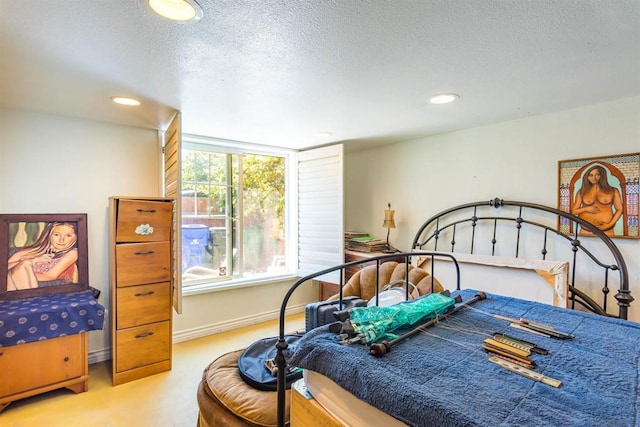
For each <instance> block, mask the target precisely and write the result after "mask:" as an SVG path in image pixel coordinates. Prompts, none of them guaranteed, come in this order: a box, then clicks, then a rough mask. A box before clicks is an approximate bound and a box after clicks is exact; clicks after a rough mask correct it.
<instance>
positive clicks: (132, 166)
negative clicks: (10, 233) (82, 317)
mask: <svg viewBox="0 0 640 427" xmlns="http://www.w3.org/2000/svg"><path fill="white" fill-rule="evenodd" d="M0 118H1V120H2V121H1V123H2V126H1V127H0V141H1V142H0V147H1V148H0V151H1V152H2V157H0V194H1V195H2V202H1V205H0V208H1V212H2V213H86V214H87V225H88V237H87V240H88V249H89V281H90V285H91V286H93V287H94V288H97V289H100V290H101V291H102V295H101V296H100V299H99V302H100V303H101V304H102V305H104V306H106V307H107V308H108V307H109V300H110V298H109V256H108V254H109V252H108V236H109V234H108V207H109V200H108V199H109V196H114V195H118V196H143V195H150V196H158V195H159V194H160V193H159V191H160V185H159V184H160V181H159V179H158V176H159V173H160V172H159V161H158V159H159V144H158V134H157V131H155V130H151V129H141V128H134V127H126V126H116V125H112V124H108V123H102V122H94V121H88V120H80V119H74V118H68V117H62V116H55V115H47V114H36V113H26V112H17V111H11V110H2V109H0ZM108 329H109V328H108V326H107V327H106V328H105V329H104V330H102V331H95V332H91V333H90V334H89V349H90V352H91V351H96V350H104V349H107V348H109V346H110V343H109V335H108Z"/></svg>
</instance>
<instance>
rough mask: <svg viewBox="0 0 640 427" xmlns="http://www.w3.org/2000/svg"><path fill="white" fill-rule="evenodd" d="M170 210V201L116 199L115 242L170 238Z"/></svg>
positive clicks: (171, 204) (155, 240)
mask: <svg viewBox="0 0 640 427" xmlns="http://www.w3.org/2000/svg"><path fill="white" fill-rule="evenodd" d="M172 211H173V203H171V202H159V201H145V200H120V201H118V217H117V219H116V243H121V242H158V241H162V240H170V239H171V227H172V225H173V224H172Z"/></svg>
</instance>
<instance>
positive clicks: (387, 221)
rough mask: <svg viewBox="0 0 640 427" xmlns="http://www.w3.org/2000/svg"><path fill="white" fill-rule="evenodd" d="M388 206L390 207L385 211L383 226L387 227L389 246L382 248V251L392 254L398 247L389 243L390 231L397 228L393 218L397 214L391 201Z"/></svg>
mask: <svg viewBox="0 0 640 427" xmlns="http://www.w3.org/2000/svg"><path fill="white" fill-rule="evenodd" d="M387 206H388V209H386V210H385V211H384V222H383V223H382V226H383V227H385V228H386V229H387V246H386V248H385V249H383V250H382V252H384V253H386V254H392V253H394V252H397V251H396V249H394V248H392V247H391V245H389V232H390V231H391V229H392V228H396V223H395V222H394V220H393V216H394V215H395V213H396V211H392V210H391V203H389V204H388V205H387Z"/></svg>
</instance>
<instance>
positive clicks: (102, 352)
mask: <svg viewBox="0 0 640 427" xmlns="http://www.w3.org/2000/svg"><path fill="white" fill-rule="evenodd" d="M160 174H161V171H160V148H159V143H158V134H157V131H156V130H152V129H142V128H136V127H129V126H118V125H113V124H109V123H103V122H96V121H88V120H81V119H75V118H69V117H63V116H56V115H49V114H37V113H29V112H19V111H13V110H6V109H0V213H71V212H73V213H87V223H88V248H89V280H90V284H91V286H93V287H95V288H97V289H100V290H101V291H102V295H101V296H100V299H99V302H100V303H101V304H102V305H104V306H106V307H107V308H108V307H109V305H110V291H109V256H108V254H109V250H108V206H109V200H108V199H109V197H110V196H159V195H161V181H160ZM291 284H292V281H283V282H276V283H272V284H264V285H261V286H259V287H253V288H242V289H237V290H228V291H222V292H215V293H209V294H200V295H190V296H187V297H185V298H184V300H183V314H181V315H175V317H174V328H173V329H174V336H177V337H178V339H190V338H194V337H197V336H202V335H206V334H209V333H214V332H219V331H222V330H227V329H229V328H230V327H233V326H246V325H247V324H254V323H256V322H257V321H259V320H261V319H267V318H274V317H277V315H278V314H279V312H278V310H279V308H280V302H281V301H282V298H283V297H284V294H285V292H286V291H287V289H288V288H289V286H290V285H291ZM317 292H318V291H317V288H315V289H314V288H313V287H311V286H309V289H305V290H302V289H301V290H300V291H299V292H296V293H295V294H294V298H293V299H292V302H291V304H290V307H291V306H293V307H295V306H296V305H297V306H298V308H300V305H304V303H305V302H307V301H311V300H312V299H313V298H314V296H317V295H318V294H317ZM107 323H108V322H107ZM109 347H110V341H109V327H108V325H107V326H106V327H105V329H104V330H102V331H94V332H91V333H90V334H89V353H90V361H97V360H104V359H106V358H108V357H110V355H109V352H108V350H109ZM92 355H93V358H92Z"/></svg>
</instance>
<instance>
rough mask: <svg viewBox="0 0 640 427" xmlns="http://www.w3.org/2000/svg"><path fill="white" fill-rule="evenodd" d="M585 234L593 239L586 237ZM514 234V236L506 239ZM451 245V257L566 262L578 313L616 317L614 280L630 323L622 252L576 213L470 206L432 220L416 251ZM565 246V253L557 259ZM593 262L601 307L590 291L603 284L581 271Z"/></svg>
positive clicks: (621, 313) (524, 205) (501, 203)
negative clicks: (613, 311) (612, 311)
mask: <svg viewBox="0 0 640 427" xmlns="http://www.w3.org/2000/svg"><path fill="white" fill-rule="evenodd" d="M483 224H484V225H483ZM481 225H482V226H484V227H488V230H489V232H488V233H485V235H484V236H481V235H480V234H479V232H478V231H479V229H480V226H481ZM509 229H510V230H509ZM536 230H537V231H538V232H539V233H538V235H537V237H534V238H530V237H531V235H532V234H534V233H535V232H536ZM584 231H586V232H588V233H590V234H591V235H590V236H584V235H582V234H581V232H584ZM509 233H511V234H510V235H511V237H512V238H508V237H506V236H507V235H509ZM525 233H526V235H525ZM503 236H504V237H503ZM445 246H448V247H447V249H445V252H451V253H453V252H463V251H464V252H465V253H469V254H476V253H484V254H486V255H492V256H494V255H498V254H502V255H507V256H511V257H515V258H518V257H523V256H524V257H526V258H533V259H535V258H539V259H542V260H545V259H557V260H565V259H566V260H567V261H568V262H569V264H570V269H569V284H568V294H569V295H568V297H569V301H570V308H572V309H576V306H577V305H578V306H581V307H582V308H585V309H587V310H589V311H591V312H594V313H597V314H601V315H606V316H614V315H612V314H609V313H608V312H607V308H608V306H607V305H608V304H607V303H608V299H609V293H610V291H611V289H612V288H613V286H612V282H613V283H614V285H617V288H618V290H617V293H616V294H615V295H614V298H615V299H616V301H617V305H618V313H617V315H615V317H619V318H621V319H627V310H628V308H629V305H630V304H631V302H632V301H633V297H632V296H631V291H630V290H629V272H628V270H627V265H626V263H625V261H624V258H623V256H622V253H621V252H620V250H619V249H618V247H617V246H616V245H615V243H614V242H613V241H612V240H611V238H610V237H609V236H607V235H606V234H605V233H604V232H603V231H601V230H600V229H598V228H597V227H595V226H594V225H592V224H591V223H589V222H587V221H585V220H583V219H581V218H579V217H577V216H575V215H572V214H570V213H567V212H564V211H561V210H559V209H555V208H551V207H548V206H543V205H538V204H534V203H528V202H518V201H506V200H502V199H499V198H495V199H493V200H490V201H481V202H474V203H467V204H463V205H459V206H455V207H452V208H450V209H447V210H444V211H442V212H440V213H438V214H436V215H434V216H433V217H431V218H429V219H428V220H427V221H425V223H424V224H422V226H421V227H420V228H419V229H418V232H417V233H416V234H415V237H414V240H413V244H412V248H413V249H414V250H427V249H432V250H436V251H437V250H443V249H442V248H443V247H445ZM563 247H564V249H565V254H564V255H562V256H560V257H558V258H554V256H555V255H556V254H559V253H560V252H561V251H562V249H563ZM462 248H464V249H462ZM465 249H466V250H465ZM483 251H484V252H483ZM587 263H590V269H591V268H593V267H594V266H596V267H599V268H600V269H601V271H602V272H603V275H602V278H601V285H602V287H601V289H600V292H601V293H602V296H601V298H600V300H601V302H600V303H598V302H596V300H595V299H594V297H592V296H590V295H589V294H588V292H587V290H588V289H589V288H593V287H594V286H599V282H600V281H599V280H598V279H594V278H593V277H585V276H584V275H581V274H580V273H581V271H580V269H579V268H578V267H579V266H582V265H587ZM616 273H617V274H616ZM615 276H617V278H616V277H615ZM594 284H595V285H594ZM589 285H591V286H589Z"/></svg>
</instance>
